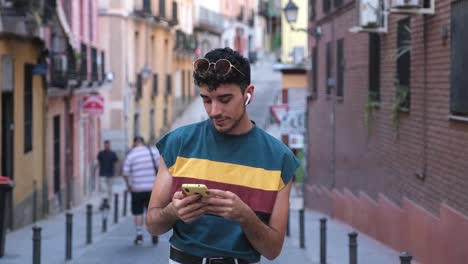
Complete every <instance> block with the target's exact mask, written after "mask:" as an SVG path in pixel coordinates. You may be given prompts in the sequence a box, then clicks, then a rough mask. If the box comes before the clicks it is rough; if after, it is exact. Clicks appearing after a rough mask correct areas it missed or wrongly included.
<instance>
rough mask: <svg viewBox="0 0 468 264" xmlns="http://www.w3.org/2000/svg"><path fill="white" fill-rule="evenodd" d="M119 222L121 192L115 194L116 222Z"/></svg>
mask: <svg viewBox="0 0 468 264" xmlns="http://www.w3.org/2000/svg"><path fill="white" fill-rule="evenodd" d="M118 222H119V194H118V193H115V194H114V224H117V223H118Z"/></svg>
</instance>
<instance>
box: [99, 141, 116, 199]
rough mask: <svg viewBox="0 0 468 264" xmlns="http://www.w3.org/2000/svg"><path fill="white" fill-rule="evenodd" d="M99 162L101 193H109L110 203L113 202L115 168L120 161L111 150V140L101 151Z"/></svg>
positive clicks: (106, 142)
mask: <svg viewBox="0 0 468 264" xmlns="http://www.w3.org/2000/svg"><path fill="white" fill-rule="evenodd" d="M97 160H98V162H99V176H100V178H101V183H100V185H101V191H102V192H106V191H107V199H108V201H109V203H110V202H111V201H112V186H113V185H114V176H115V166H116V163H117V161H118V160H119V159H118V158H117V155H116V154H115V152H114V151H112V150H111V144H110V141H109V140H105V141H104V149H103V150H101V151H99V153H98V155H97ZM104 186H106V187H105V188H104ZM104 189H106V190H104Z"/></svg>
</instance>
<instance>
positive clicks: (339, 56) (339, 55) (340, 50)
mask: <svg viewBox="0 0 468 264" xmlns="http://www.w3.org/2000/svg"><path fill="white" fill-rule="evenodd" d="M344 64H345V61H344V40H343V39H339V40H338V41H337V42H336V74H337V75H336V96H339V97H343V85H344Z"/></svg>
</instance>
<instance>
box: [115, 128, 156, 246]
mask: <svg viewBox="0 0 468 264" xmlns="http://www.w3.org/2000/svg"><path fill="white" fill-rule="evenodd" d="M159 161H160V155H159V151H158V150H157V149H156V148H155V147H150V146H146V145H145V141H144V139H143V138H142V137H140V136H137V137H135V138H134V140H133V149H132V150H131V151H130V152H129V153H128V154H127V156H126V158H125V161H124V167H123V175H124V179H125V183H126V185H127V189H128V191H129V192H130V193H131V196H132V197H131V198H132V206H131V207H132V208H131V210H132V214H133V215H134V217H135V228H136V236H135V240H134V243H135V245H140V244H142V243H143V218H144V217H143V215H144V212H145V211H146V208H147V207H148V203H149V199H150V197H151V189H152V187H153V183H154V179H155V178H156V174H157V173H158V167H159ZM152 242H153V244H154V245H155V244H157V243H158V237H157V236H153V237H152Z"/></svg>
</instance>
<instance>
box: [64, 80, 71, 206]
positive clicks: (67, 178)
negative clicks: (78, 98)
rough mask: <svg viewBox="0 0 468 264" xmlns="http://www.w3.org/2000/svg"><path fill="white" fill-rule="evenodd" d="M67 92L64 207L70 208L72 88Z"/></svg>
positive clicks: (65, 99) (65, 100) (65, 98)
mask: <svg viewBox="0 0 468 264" xmlns="http://www.w3.org/2000/svg"><path fill="white" fill-rule="evenodd" d="M68 89H69V93H68V94H67V95H66V96H65V97H64V102H65V117H64V121H65V122H64V123H65V182H66V186H65V187H66V195H67V196H66V205H65V206H66V209H67V210H70V209H71V203H72V196H71V190H72V186H71V184H72V179H71V176H72V175H71V172H72V170H71V165H72V164H71V163H72V161H71V159H70V158H71V144H72V143H73V142H71V131H72V129H71V122H70V99H71V97H72V95H73V90H72V88H71V87H68Z"/></svg>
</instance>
